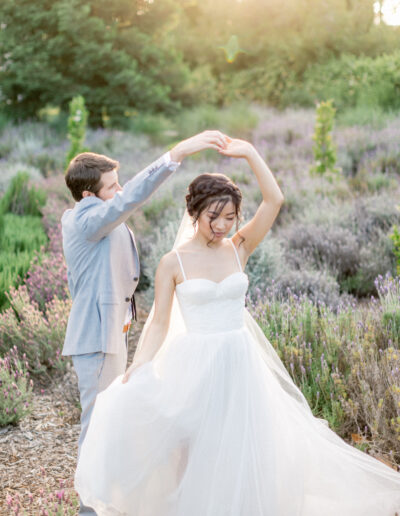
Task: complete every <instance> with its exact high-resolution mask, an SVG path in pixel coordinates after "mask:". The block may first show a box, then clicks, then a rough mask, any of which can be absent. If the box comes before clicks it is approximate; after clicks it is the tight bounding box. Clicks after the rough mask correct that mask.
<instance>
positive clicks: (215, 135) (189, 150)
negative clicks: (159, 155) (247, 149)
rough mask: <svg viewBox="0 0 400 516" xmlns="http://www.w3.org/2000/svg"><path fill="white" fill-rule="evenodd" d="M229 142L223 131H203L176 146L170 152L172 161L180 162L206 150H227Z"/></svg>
mask: <svg viewBox="0 0 400 516" xmlns="http://www.w3.org/2000/svg"><path fill="white" fill-rule="evenodd" d="M228 140H229V138H228V136H226V135H225V134H223V133H221V131H203V132H202V133H199V134H196V135H195V136H192V137H191V138H187V139H186V140H182V141H181V142H179V143H178V144H177V145H175V147H173V148H172V149H171V150H170V156H171V159H172V161H179V162H180V161H182V160H183V159H184V158H186V156H190V155H191V154H195V153H196V152H199V151H202V150H205V149H215V150H217V151H219V150H223V149H225V148H226V146H227V143H228Z"/></svg>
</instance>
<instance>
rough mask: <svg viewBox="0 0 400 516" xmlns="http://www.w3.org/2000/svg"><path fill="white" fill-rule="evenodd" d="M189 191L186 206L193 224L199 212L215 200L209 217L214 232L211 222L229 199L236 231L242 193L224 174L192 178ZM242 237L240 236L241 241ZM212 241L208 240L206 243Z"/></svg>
mask: <svg viewBox="0 0 400 516" xmlns="http://www.w3.org/2000/svg"><path fill="white" fill-rule="evenodd" d="M188 190H189V193H188V194H187V195H186V208H187V211H188V213H189V215H190V216H191V217H192V219H193V225H195V224H196V222H197V220H198V218H199V217H200V215H201V213H202V212H203V211H204V210H205V209H207V208H208V207H209V206H210V205H211V204H212V203H214V202H217V204H216V207H215V210H213V211H214V212H215V213H214V215H213V216H212V217H211V221H210V229H211V231H212V233H214V231H213V229H212V227H211V223H212V222H213V220H215V219H216V218H218V217H219V215H220V213H221V211H222V210H223V209H224V207H225V206H226V204H227V203H228V202H229V201H232V203H233V205H234V206H235V215H236V231H238V228H239V222H241V220H242V214H241V203H242V193H241V191H240V189H239V187H238V186H236V185H235V183H234V182H233V181H232V180H231V179H230V178H229V177H228V176H226V175H225V174H201V175H199V176H197V177H196V179H194V180H193V181H192V182H191V183H190V185H189V187H188ZM243 241H244V238H243V237H242V241H241V242H240V243H242V242H243ZM210 242H212V240H210V241H209V242H208V243H207V245H208V244H209V243H210Z"/></svg>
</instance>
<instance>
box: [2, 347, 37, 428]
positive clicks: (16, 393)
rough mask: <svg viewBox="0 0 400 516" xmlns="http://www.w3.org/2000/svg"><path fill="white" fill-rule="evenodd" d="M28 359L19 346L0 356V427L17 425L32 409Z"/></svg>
mask: <svg viewBox="0 0 400 516" xmlns="http://www.w3.org/2000/svg"><path fill="white" fill-rule="evenodd" d="M26 360H27V357H26V355H25V354H23V355H22V358H20V355H19V353H18V350H17V346H14V347H12V348H11V349H10V350H9V351H8V352H7V353H6V354H5V355H4V356H3V358H0V427H3V426H6V425H16V424H17V423H18V422H19V421H20V420H21V419H23V418H24V417H25V416H26V415H27V414H28V413H29V412H30V411H31V410H32V387H33V382H32V380H31V379H30V378H29V372H28V367H29V364H28V363H27V361H26Z"/></svg>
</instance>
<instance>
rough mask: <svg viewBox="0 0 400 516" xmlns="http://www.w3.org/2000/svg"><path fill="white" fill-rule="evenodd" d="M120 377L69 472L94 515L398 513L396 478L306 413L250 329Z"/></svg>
mask: <svg viewBox="0 0 400 516" xmlns="http://www.w3.org/2000/svg"><path fill="white" fill-rule="evenodd" d="M121 380H122V376H119V377H117V378H116V379H115V380H114V382H113V383H112V384H111V385H110V386H109V387H108V388H107V389H106V390H105V391H103V392H101V393H100V394H99V395H98V396H97V399H96V403H95V407H94V410H93V413H92V417H91V422H90V425H89V429H88V432H87V435H86V439H85V441H84V443H83V445H82V448H81V454H80V459H79V462H78V467H77V471H76V475H75V487H76V490H77V491H78V493H79V495H80V497H81V498H82V500H83V502H84V503H85V504H86V505H89V506H91V507H93V508H94V509H95V510H96V512H97V514H98V515H99V516H102V515H110V516H111V515H129V516H339V515H340V516H395V513H396V510H397V511H399V516H400V473H397V472H396V471H394V470H393V469H391V468H389V467H388V466H386V465H385V464H383V463H381V462H380V461H378V460H376V459H374V458H373V457H370V456H368V455H367V454H366V453H364V452H361V451H360V450H357V449H355V448H354V447H352V446H350V445H348V444H346V443H345V442H344V441H343V440H342V439H341V438H339V437H338V436H337V435H336V434H335V433H334V432H333V431H331V430H330V429H329V428H328V427H327V426H326V425H325V424H324V423H323V422H322V421H321V420H320V419H317V418H315V417H313V416H312V414H311V412H310V414H307V413H305V411H304V410H302V409H301V407H300V406H299V404H298V403H297V402H296V401H295V399H294V398H293V397H291V396H289V395H288V394H287V393H286V392H285V390H284V389H282V387H281V386H280V384H279V382H278V381H277V380H276V378H275V376H274V374H273V373H272V372H271V371H270V369H269V368H268V366H267V365H266V363H265V362H264V361H263V360H262V357H261V355H260V352H259V351H258V348H257V346H256V345H255V342H254V341H253V338H252V335H251V334H250V332H249V331H248V330H247V328H246V327H244V328H242V329H239V330H234V331H228V332H222V333H212V334H196V333H186V334H183V335H180V336H178V337H176V338H175V339H174V340H173V341H172V342H171V344H170V345H169V347H168V352H166V353H165V354H163V355H162V356H161V357H159V358H157V357H156V358H155V359H154V360H153V361H152V362H149V363H147V364H145V365H143V366H141V367H139V368H138V369H136V370H135V371H134V372H133V373H132V375H131V377H130V379H129V381H128V382H127V383H126V384H122V381H121Z"/></svg>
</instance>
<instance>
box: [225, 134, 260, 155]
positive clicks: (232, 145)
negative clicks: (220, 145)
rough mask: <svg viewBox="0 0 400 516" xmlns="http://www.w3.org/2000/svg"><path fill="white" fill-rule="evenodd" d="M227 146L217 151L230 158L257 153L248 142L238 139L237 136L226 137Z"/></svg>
mask: <svg viewBox="0 0 400 516" xmlns="http://www.w3.org/2000/svg"><path fill="white" fill-rule="evenodd" d="M227 142H228V143H227V146H226V147H225V149H219V153H220V154H223V155H224V156H229V157H231V158H250V157H251V156H252V155H254V154H255V153H257V151H256V149H255V148H254V147H253V145H252V144H251V143H250V142H247V141H246V140H239V139H238V138H233V139H232V138H229V137H227Z"/></svg>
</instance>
